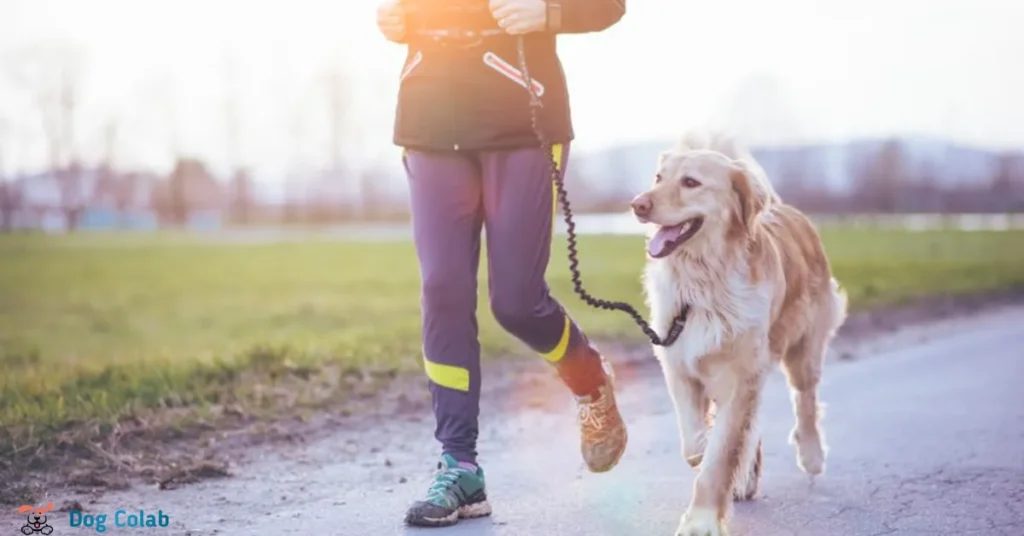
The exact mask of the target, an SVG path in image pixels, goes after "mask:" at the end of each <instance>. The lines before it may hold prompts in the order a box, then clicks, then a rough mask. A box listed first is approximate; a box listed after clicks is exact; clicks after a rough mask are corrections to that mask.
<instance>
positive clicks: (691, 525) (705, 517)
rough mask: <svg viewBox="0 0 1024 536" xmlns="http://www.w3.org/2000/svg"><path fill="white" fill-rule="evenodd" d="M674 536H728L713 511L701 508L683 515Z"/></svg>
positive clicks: (723, 525)
mask: <svg viewBox="0 0 1024 536" xmlns="http://www.w3.org/2000/svg"><path fill="white" fill-rule="evenodd" d="M676 536H729V531H728V530H726V528H725V524H724V522H722V521H721V520H719V519H718V515H716V514H715V512H714V511H713V510H708V509H703V508H702V509H693V510H689V511H687V512H686V513H685V514H683V518H682V519H680V520H679V528H677V529H676Z"/></svg>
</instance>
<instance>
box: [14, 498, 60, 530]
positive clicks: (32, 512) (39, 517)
mask: <svg viewBox="0 0 1024 536" xmlns="http://www.w3.org/2000/svg"><path fill="white" fill-rule="evenodd" d="M50 510H53V503H50V504H47V505H46V506H45V507H43V508H36V507H34V506H32V505H30V504H23V505H21V508H18V513H22V514H24V513H25V512H28V518H27V521H28V523H26V524H24V525H22V527H21V533H22V534H25V535H29V534H44V535H45V534H50V533H51V532H53V527H51V526H50V524H49V522H48V520H47V518H46V513H47V512H49V511H50Z"/></svg>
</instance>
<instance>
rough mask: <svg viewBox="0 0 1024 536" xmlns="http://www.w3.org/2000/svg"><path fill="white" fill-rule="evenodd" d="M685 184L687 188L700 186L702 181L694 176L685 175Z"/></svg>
mask: <svg viewBox="0 0 1024 536" xmlns="http://www.w3.org/2000/svg"><path fill="white" fill-rule="evenodd" d="M683 186H685V187H687V188H696V187H698V186H700V181H698V180H697V179H695V178H693V177H683Z"/></svg>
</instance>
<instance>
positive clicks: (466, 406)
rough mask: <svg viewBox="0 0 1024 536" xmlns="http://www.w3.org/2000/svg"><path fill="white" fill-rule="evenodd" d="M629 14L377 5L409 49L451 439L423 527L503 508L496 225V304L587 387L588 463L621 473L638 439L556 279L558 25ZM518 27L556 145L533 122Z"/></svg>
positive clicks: (465, 1)
mask: <svg viewBox="0 0 1024 536" xmlns="http://www.w3.org/2000/svg"><path fill="white" fill-rule="evenodd" d="M624 13H625V1H624V0H547V1H545V0H490V1H489V2H488V0H404V1H400V0H385V1H384V2H383V3H382V4H381V5H380V6H379V8H378V12H377V24H378V27H379V29H380V31H381V33H383V34H384V36H385V37H386V38H387V39H388V40H390V41H393V42H396V43H402V44H405V45H407V55H406V62H405V66H404V68H403V70H402V73H401V81H400V89H399V95H398V106H397V113H396V120H395V128H394V143H395V144H396V145H398V146H400V147H403V148H404V149H405V150H404V152H403V163H404V165H405V170H406V174H407V178H408V181H409V189H410V199H411V201H410V202H411V212H412V226H413V238H414V241H415V247H416V253H417V257H418V259H419V267H420V275H421V281H422V287H421V309H422V335H423V359H424V368H425V370H426V374H427V377H428V379H429V388H430V392H431V396H432V400H433V409H434V416H435V419H436V422H437V424H436V429H435V437H436V439H437V440H438V441H439V442H440V443H441V445H442V448H443V451H442V452H443V454H442V457H441V461H440V462H439V463H438V468H437V469H438V470H437V473H436V474H435V476H434V479H433V482H432V484H431V485H430V487H429V489H428V491H427V494H426V497H424V498H423V500H420V501H418V502H416V503H414V504H413V505H412V506H411V507H410V509H409V511H408V513H407V515H406V523H408V524H412V525H421V526H445V525H452V524H454V523H456V522H457V521H458V519H459V518H460V517H479V516H484V515H488V514H490V513H491V507H490V505H489V504H488V502H487V495H486V491H485V486H484V472H483V469H481V467H480V465H478V463H477V459H476V458H477V451H476V441H477V436H478V422H477V420H478V415H479V399H480V381H481V379H480V344H479V342H478V338H477V319H476V309H477V267H478V264H479V259H480V235H481V229H485V232H486V241H487V261H488V263H487V264H488V270H489V274H488V275H489V281H488V283H489V291H490V307H491V311H492V312H493V314H494V317H495V318H496V319H497V321H498V323H499V324H500V325H501V326H502V327H503V328H504V329H505V330H506V331H508V332H509V333H510V334H512V335H514V336H515V337H517V338H518V339H520V340H521V341H523V342H524V343H525V344H526V345H528V346H529V347H530V348H532V349H533V350H534V351H536V352H537V353H538V354H540V355H541V356H542V357H543V358H544V359H546V360H547V361H549V362H550V363H551V364H552V365H553V366H554V368H555V370H557V372H558V374H559V376H560V377H561V379H562V381H563V382H564V383H565V385H566V386H567V387H568V388H569V390H570V391H571V392H572V393H573V395H575V397H576V400H577V403H578V407H579V415H578V421H579V422H578V424H579V428H580V438H581V452H582V455H583V459H584V461H585V462H586V465H587V467H588V468H589V469H590V470H591V471H594V472H603V471H608V470H610V469H611V468H613V467H614V466H615V465H616V464H617V463H618V461H619V458H620V457H621V456H622V453H623V451H624V450H625V448H626V427H625V423H624V422H623V421H622V418H621V416H620V415H619V411H618V408H617V407H616V404H615V396H614V393H613V387H612V382H611V378H610V376H609V374H608V373H607V372H606V370H605V367H604V360H603V358H602V356H601V354H600V353H599V352H598V350H597V349H596V348H595V347H594V346H593V345H592V344H591V343H590V342H589V341H588V339H587V337H586V335H584V333H583V331H581V329H580V327H579V326H577V325H576V323H575V322H574V321H573V320H572V319H571V318H570V317H569V315H568V314H567V313H566V311H565V309H564V308H563V307H562V306H561V304H559V303H558V302H557V301H556V300H555V299H554V298H553V297H552V296H551V294H550V293H549V290H548V286H547V283H546V282H545V271H546V269H547V266H548V258H549V256H550V249H551V235H552V232H553V224H554V221H553V218H554V215H555V210H554V209H555V204H554V203H555V201H556V199H555V198H554V197H553V196H554V192H555V191H554V189H553V184H552V177H551V175H550V171H549V165H550V161H551V158H552V156H553V157H554V158H555V160H556V162H558V165H559V171H560V172H561V173H564V169H565V164H566V161H567V160H568V156H569V143H570V142H571V141H572V139H573V136H574V134H573V129H572V121H571V117H570V111H569V99H568V92H567V89H566V82H565V78H564V75H563V73H562V66H561V63H560V61H559V58H558V55H557V53H556V36H557V34H560V33H589V32H597V31H601V30H604V29H606V28H608V27H610V26H612V25H613V24H615V23H616V22H618V20H619V19H620V18H621V17H622V16H623V15H624ZM519 36H523V39H524V46H525V53H526V57H527V62H528V68H529V74H530V77H531V78H532V79H533V80H534V81H535V84H534V87H535V89H536V91H537V92H538V93H539V94H540V95H541V97H542V100H543V108H542V109H540V110H539V111H538V113H539V114H540V117H539V121H538V123H539V125H540V128H542V129H543V130H544V132H545V135H546V136H547V138H548V140H550V141H551V142H552V143H553V144H554V145H553V146H552V153H553V154H552V155H548V154H545V152H544V151H543V150H541V149H540V148H539V144H538V141H537V137H536V135H535V134H534V131H533V129H532V127H531V121H530V108H529V102H530V95H529V93H528V92H527V91H526V85H525V82H524V80H523V77H522V73H521V72H520V70H519V67H518V55H517V48H516V46H517V38H518V37H519Z"/></svg>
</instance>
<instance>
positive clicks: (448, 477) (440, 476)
mask: <svg viewBox="0 0 1024 536" xmlns="http://www.w3.org/2000/svg"><path fill="white" fill-rule="evenodd" d="M466 471H467V470H466V469H463V468H461V467H444V468H439V469H438V470H437V472H436V473H434V481H433V482H432V483H431V484H430V488H429V489H427V499H430V500H446V499H448V498H449V497H448V493H449V491H450V490H451V488H452V487H454V486H455V485H456V483H457V482H458V481H459V477H460V476H462V473H464V472H466Z"/></svg>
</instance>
